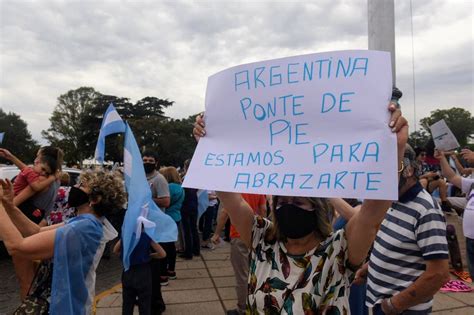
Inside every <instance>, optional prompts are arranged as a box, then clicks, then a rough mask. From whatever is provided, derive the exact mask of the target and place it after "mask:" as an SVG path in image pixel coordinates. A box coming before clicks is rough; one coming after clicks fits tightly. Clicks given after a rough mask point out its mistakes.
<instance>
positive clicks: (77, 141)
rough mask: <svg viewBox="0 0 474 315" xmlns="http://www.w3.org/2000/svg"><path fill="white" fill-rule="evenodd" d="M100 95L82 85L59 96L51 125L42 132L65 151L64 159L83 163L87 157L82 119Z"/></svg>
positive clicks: (53, 143)
mask: <svg viewBox="0 0 474 315" xmlns="http://www.w3.org/2000/svg"><path fill="white" fill-rule="evenodd" d="M100 95H101V94H100V93H99V92H97V91H95V90H94V89H93V88H91V87H81V88H78V89H76V90H71V91H69V92H67V93H66V94H63V95H61V96H59V97H58V104H57V105H56V107H55V109H54V111H53V114H52V116H51V118H50V119H49V121H50V122H51V127H50V128H49V129H48V130H43V131H42V133H41V134H42V135H43V137H44V138H45V139H47V140H48V141H49V142H50V143H51V144H52V145H54V146H57V147H60V148H61V149H62V150H63V151H64V160H65V161H66V162H68V163H81V162H82V160H83V159H84V158H85V157H87V154H85V151H84V147H83V146H82V145H83V143H82V142H81V139H82V138H83V136H84V134H85V133H86V132H87V131H86V130H85V129H84V126H83V124H82V121H83V119H84V114H85V113H86V112H87V111H88V110H89V109H90V108H91V107H92V106H93V102H94V100H95V99H96V98H97V97H99V96H100Z"/></svg>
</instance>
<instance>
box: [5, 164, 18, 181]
mask: <svg viewBox="0 0 474 315" xmlns="http://www.w3.org/2000/svg"><path fill="white" fill-rule="evenodd" d="M18 173H20V170H19V169H18V167H16V166H11V165H8V166H0V179H9V180H13V179H14V178H15V177H16V176H17V175H18Z"/></svg>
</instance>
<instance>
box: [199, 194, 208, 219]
mask: <svg viewBox="0 0 474 315" xmlns="http://www.w3.org/2000/svg"><path fill="white" fill-rule="evenodd" d="M197 197H198V220H199V218H200V217H201V215H202V214H203V213H204V212H206V210H207V208H208V207H209V195H208V193H207V190H205V189H199V190H198V191H197Z"/></svg>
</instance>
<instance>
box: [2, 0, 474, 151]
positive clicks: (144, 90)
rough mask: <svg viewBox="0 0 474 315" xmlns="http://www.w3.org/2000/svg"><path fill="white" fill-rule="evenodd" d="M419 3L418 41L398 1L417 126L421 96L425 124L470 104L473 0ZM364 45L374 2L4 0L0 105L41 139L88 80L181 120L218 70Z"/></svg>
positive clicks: (399, 49)
mask: <svg viewBox="0 0 474 315" xmlns="http://www.w3.org/2000/svg"><path fill="white" fill-rule="evenodd" d="M412 5H413V6H412V9H413V36H414V37H413V40H414V46H413V49H412V37H411V15H410V1H409V0H396V1H395V20H396V21H395V32H396V67H397V69H396V71H397V85H398V86H399V88H400V89H401V90H402V91H403V92H404V96H403V99H402V105H403V108H404V114H405V115H406V116H407V117H408V118H409V120H410V123H411V125H412V126H413V121H414V117H415V116H414V115H415V110H414V108H415V106H414V104H415V100H416V120H417V121H418V120H419V119H420V118H423V117H426V116H428V115H429V113H430V111H432V110H435V109H438V108H450V107H453V106H457V107H464V108H466V109H468V110H470V111H471V112H472V109H473V98H474V92H473V58H474V57H473V56H474V51H473V48H474V44H473V43H474V42H473V1H472V0H412ZM367 42H368V39H367V1H366V0H351V1H349V0H347V1H336V0H317V1H316V0H314V1H310V0H305V1H275V0H273V1H218V0H215V1H176V0H175V1H144V0H138V1H120V2H119V1H92V0H87V1H49V0H43V1H25V0H0V43H1V44H0V45H1V46H0V108H2V109H3V110H4V111H7V112H8V111H12V112H15V113H17V114H19V115H20V116H21V117H22V118H23V119H24V120H25V121H26V122H27V123H28V127H29V130H30V131H31V133H32V135H33V137H34V138H35V139H36V140H39V141H41V142H44V141H43V140H41V134H40V133H41V130H44V129H47V128H48V127H49V122H48V119H49V117H50V115H51V113H52V111H53V109H54V107H55V105H56V102H57V97H58V96H59V95H61V94H64V93H66V92H67V91H69V90H72V89H76V88H79V87H81V86H92V87H94V88H95V89H96V90H97V91H99V92H101V93H104V94H112V95H116V96H121V97H129V98H130V99H131V100H132V101H133V102H135V101H137V100H139V99H141V98H143V97H146V96H156V97H159V98H167V99H169V100H173V101H175V104H174V105H173V106H172V107H171V108H169V109H168V110H167V112H166V114H167V115H168V116H170V117H173V118H183V117H187V116H189V115H192V114H195V113H197V112H199V111H201V110H203V108H204V96H205V95H204V94H205V89H206V82H207V77H208V76H210V75H212V74H213V73H215V72H218V71H220V70H223V69H225V68H228V67H230V66H234V65H239V64H242V63H248V62H254V61H260V60H266V59H274V58H279V57H286V56H293V55H299V54H306V53H314V52H324V51H331V50H341V49H367ZM412 51H414V55H413V54H412ZM413 56H414V68H415V72H414V74H415V83H416V85H415V86H416V89H415V96H416V98H414V93H413V92H414V89H413V64H412V58H413ZM412 129H413V128H412Z"/></svg>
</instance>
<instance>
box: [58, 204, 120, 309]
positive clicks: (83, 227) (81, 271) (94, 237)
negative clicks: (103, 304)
mask: <svg viewBox="0 0 474 315" xmlns="http://www.w3.org/2000/svg"><path fill="white" fill-rule="evenodd" d="M117 235H118V233H117V231H116V230H115V229H114V228H113V226H112V225H111V224H110V222H109V221H108V220H107V219H105V218H103V219H98V218H97V217H96V216H94V215H92V214H90V213H86V214H81V215H78V216H77V217H74V218H72V219H71V220H69V221H68V222H67V223H66V224H65V225H64V226H62V227H59V228H58V229H57V230H56V237H55V239H54V256H53V265H54V268H53V277H52V282H51V302H50V306H49V314H51V315H63V314H88V312H89V310H90V309H91V308H92V304H93V303H94V297H95V271H96V269H97V266H98V265H99V261H100V257H102V254H103V253H104V248H105V245H106V244H107V242H108V241H111V240H113V239H114V238H116V237H117Z"/></svg>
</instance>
